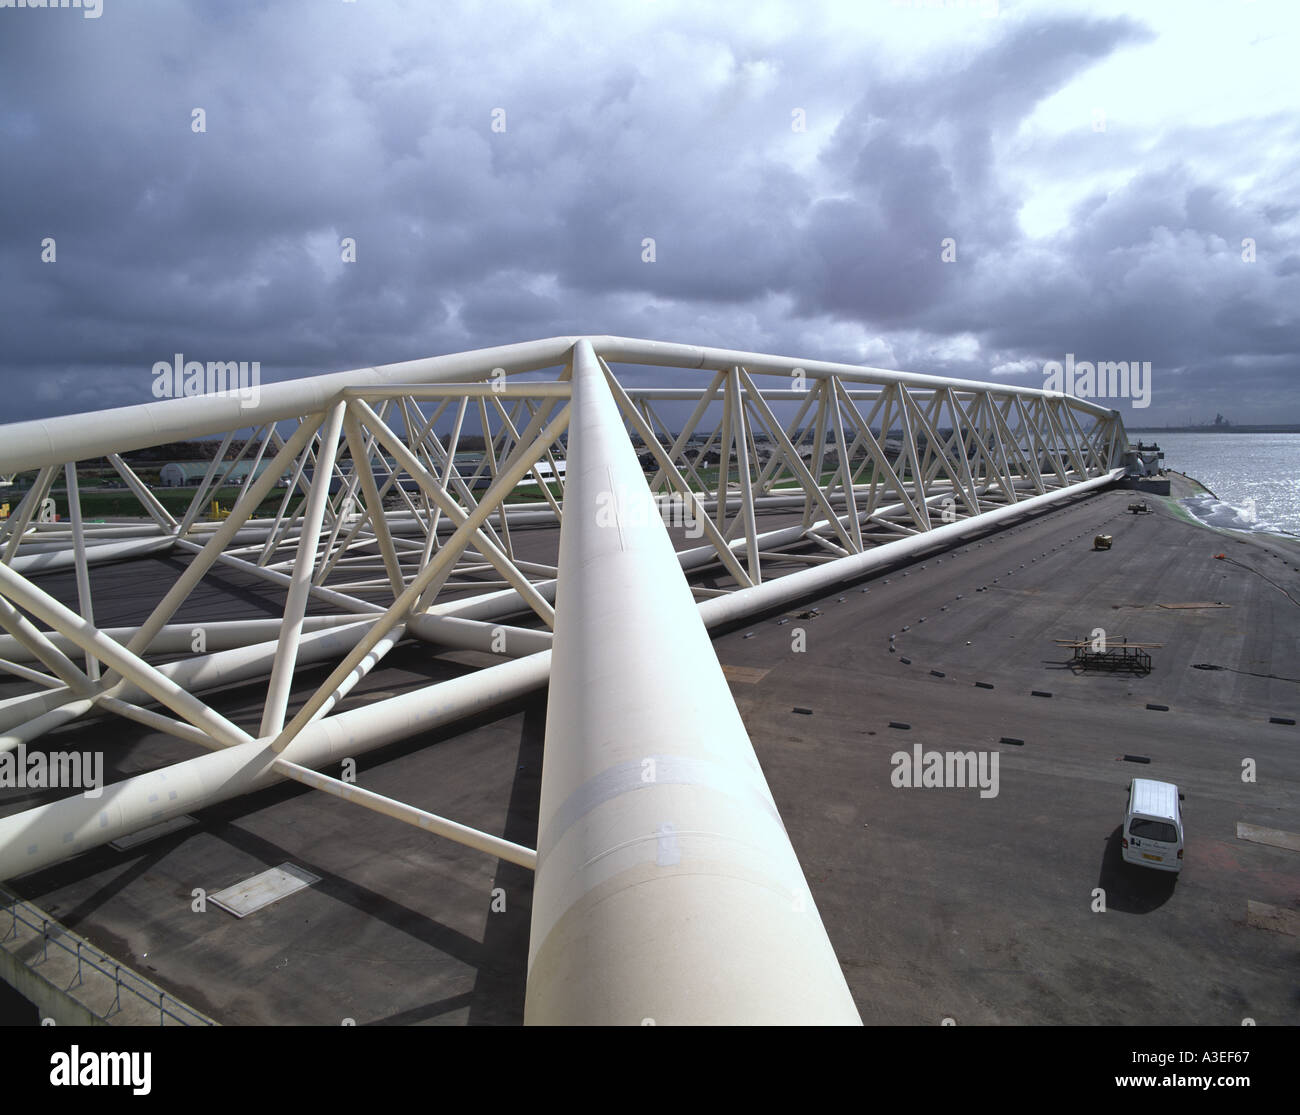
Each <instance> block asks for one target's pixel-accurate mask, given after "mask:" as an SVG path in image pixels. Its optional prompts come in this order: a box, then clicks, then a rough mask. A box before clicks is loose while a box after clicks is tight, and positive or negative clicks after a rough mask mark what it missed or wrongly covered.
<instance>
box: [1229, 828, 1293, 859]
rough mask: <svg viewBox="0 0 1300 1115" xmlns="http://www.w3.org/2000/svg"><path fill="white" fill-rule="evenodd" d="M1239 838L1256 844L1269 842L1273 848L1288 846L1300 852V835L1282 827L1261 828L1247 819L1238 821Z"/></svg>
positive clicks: (1291, 849) (1288, 848)
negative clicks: (1250, 823) (1249, 823)
mask: <svg viewBox="0 0 1300 1115" xmlns="http://www.w3.org/2000/svg"><path fill="white" fill-rule="evenodd" d="M1237 839H1238V840H1250V841H1253V842H1254V843H1256V844H1267V845H1269V846H1270V847H1272V848H1286V849H1287V850H1288V851H1291V852H1300V835H1297V834H1296V833H1294V832H1283V831H1282V830H1281V829H1266V828H1260V826H1259V825H1248V824H1246V822H1245V821H1238V822H1237Z"/></svg>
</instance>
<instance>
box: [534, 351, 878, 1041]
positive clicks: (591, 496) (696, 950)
mask: <svg viewBox="0 0 1300 1115" xmlns="http://www.w3.org/2000/svg"><path fill="white" fill-rule="evenodd" d="M573 369H574V370H573V381H574V395H573V397H574V403H573V406H574V419H573V428H572V430H571V433H570V437H569V466H568V480H567V486H566V489H565V499H564V525H563V527H562V529H561V532H560V561H559V569H560V580H559V590H558V593H557V604H558V607H557V612H556V615H557V622H556V630H555V640H554V650H553V652H552V654H553V664H554V668H553V670H552V675H551V689H550V700H549V702H548V708H547V720H546V748H545V757H544V760H543V771H542V798H541V808H540V814H539V826H538V849H537V851H538V865H537V876H536V880H535V883H534V887H533V914H532V932H531V938H530V942H529V963H528V990H527V996H526V1000H525V1008H524V1010H525V1021H526V1022H530V1023H592V1024H601V1023H631V1024H636V1023H640V1022H643V1021H644V1020H646V1019H652V1020H654V1021H655V1022H657V1023H667V1024H672V1023H764V1022H768V1023H792V1022H796V1023H797V1022H806V1023H837V1022H838V1023H857V1022H858V1021H859V1019H858V1014H857V1011H856V1009H855V1007H854V1005H853V999H852V996H851V995H850V994H849V990H848V987H847V985H846V984H845V982H844V976H843V974H842V972H841V971H840V967H839V963H838V961H837V960H836V958H835V953H834V950H833V949H832V948H831V944H830V941H829V940H828V939H827V936H826V931H825V928H824V927H823V926H822V923H821V919H820V917H819V916H818V914H817V909H816V906H815V904H814V902H813V900H812V896H811V894H810V893H809V890H808V884H807V882H806V881H805V879H804V876H803V871H802V870H801V868H800V866H799V862H798V860H797V858H796V857H795V854H794V849H793V848H792V847H791V845H790V841H789V837H788V836H787V835H786V832H785V829H784V827H783V826H782V824H781V819H780V816H779V814H778V813H777V810H776V806H775V804H774V803H773V800H772V795H771V793H770V791H769V790H768V787H767V782H766V780H765V779H764V778H763V773H762V770H761V769H760V767H759V764H758V760H757V758H756V757H755V755H754V750H753V747H752V746H751V744H750V742H749V737H748V735H747V734H746V731H745V726H744V724H743V723H742V721H741V719H740V714H739V712H738V711H737V709H736V705H735V702H734V700H733V699H732V697H731V693H730V690H729V689H728V688H727V682H726V679H725V678H724V677H723V674H722V668H721V666H719V664H718V660H717V657H716V656H715V655H714V653H713V647H712V645H711V644H710V642H709V637H708V633H707V632H706V631H705V629H704V625H703V624H702V623H701V622H700V619H699V614H698V612H697V611H696V606H695V603H694V600H693V599H692V597H691V592H690V589H689V587H688V586H687V583H686V579H685V577H684V576H683V574H682V572H681V569H680V567H679V566H678V564H677V559H676V555H675V554H674V553H673V548H672V543H671V541H670V539H669V537H668V534H667V531H666V530H665V529H664V526H663V524H662V522H661V521H660V519H659V516H658V513H657V511H656V510H655V506H654V503H653V501H652V499H651V497H650V492H649V489H648V488H647V486H646V482H645V478H644V476H643V475H642V472H641V469H640V466H639V465H638V463H637V459H636V455H635V453H634V452H633V450H632V446H631V443H630V441H629V440H628V437H627V434H626V432H625V431H624V429H623V426H622V423H621V421H620V420H619V416H618V411H617V409H616V407H615V403H614V399H613V396H612V395H611V394H610V392H609V390H608V388H607V387H606V385H605V382H604V379H603V378H602V376H601V372H600V369H599V366H598V365H597V363H596V358H595V354H594V353H593V352H592V349H591V346H590V345H589V344H587V343H586V342H579V343H578V345H577V346H576V349H575V358H574V365H573Z"/></svg>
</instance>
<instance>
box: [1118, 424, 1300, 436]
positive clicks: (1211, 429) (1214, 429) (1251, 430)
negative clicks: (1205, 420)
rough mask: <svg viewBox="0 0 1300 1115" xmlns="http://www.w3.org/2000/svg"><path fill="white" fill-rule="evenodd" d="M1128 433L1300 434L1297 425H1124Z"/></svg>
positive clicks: (1299, 426)
mask: <svg viewBox="0 0 1300 1115" xmlns="http://www.w3.org/2000/svg"><path fill="white" fill-rule="evenodd" d="M1124 430H1125V432H1127V433H1130V434H1300V425H1298V426H1127V425H1126V426H1125V427H1124Z"/></svg>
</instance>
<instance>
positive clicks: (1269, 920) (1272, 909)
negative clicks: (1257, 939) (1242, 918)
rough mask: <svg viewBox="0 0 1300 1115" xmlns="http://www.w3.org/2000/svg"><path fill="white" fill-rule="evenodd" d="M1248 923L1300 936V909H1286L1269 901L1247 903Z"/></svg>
mask: <svg viewBox="0 0 1300 1115" xmlns="http://www.w3.org/2000/svg"><path fill="white" fill-rule="evenodd" d="M1246 924H1247V925H1253V926H1254V927H1255V928H1256V929H1271V930H1272V931H1273V932H1274V933H1288V934H1290V935H1291V936H1292V937H1300V911H1296V910H1284V909H1282V907H1280V906H1270V905H1269V904H1268V903H1267V902H1255V901H1254V900H1253V899H1252V900H1250V901H1247V903H1246Z"/></svg>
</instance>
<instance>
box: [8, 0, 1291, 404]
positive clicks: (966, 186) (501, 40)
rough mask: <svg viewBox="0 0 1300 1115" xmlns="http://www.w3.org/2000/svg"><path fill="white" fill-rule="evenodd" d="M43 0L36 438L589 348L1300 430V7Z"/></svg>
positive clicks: (35, 62)
mask: <svg viewBox="0 0 1300 1115" xmlns="http://www.w3.org/2000/svg"><path fill="white" fill-rule="evenodd" d="M13 2H15V0H0V197H2V199H3V205H2V206H0V297H2V299H3V309H2V310H0V322H2V323H3V324H0V385H2V386H3V395H2V396H0V398H3V400H4V409H3V412H2V413H0V422H2V421H18V420H21V419H26V418H34V417H42V416H46V415H52V414H60V413H67V412H73V411H86V410H95V409H99V408H103V407H111V406H122V405H127V404H131V403H138V402H146V401H149V400H150V399H151V397H152V396H151V394H150V390H151V387H152V384H153V376H152V368H153V365H154V364H155V362H157V361H160V360H170V359H171V358H172V356H173V354H174V353H177V352H180V353H183V354H184V355H185V356H186V358H187V359H196V360H201V361H207V360H247V361H253V360H257V361H260V363H261V370H262V379H263V382H269V381H272V380H276V379H284V378H290V377H296V376H301V375H307V374H311V373H315V372H323V371H337V370H341V369H346V368H353V367H359V366H366V365H372V364H382V363H390V362H393V361H398V360H405V359H410V358H414V357H419V356H428V355H435V354H439V353H443V352H455V351H459V350H462V349H470V348H480V347H483V346H487V345H494V344H503V343H509V342H513V341H521V340H528V339H531V338H535V337H547V336H555V335H560V334H579V333H612V334H622V335H625V336H633V337H647V338H653V339H661V340H673V341H682V342H687V343H701V344H713V345H720V346H725V347H729V348H738V349H749V350H755V351H760V352H771V353H777V354H782V355H789V356H796V357H804V358H809V359H812V358H823V359H833V360H844V361H849V362H852V363H867V364H872V365H875V366H880V367H888V368H899V369H904V370H908V371H917V372H928V373H937V374H951V375H957V376H962V377H966V378H971V379H981V380H995V381H1001V382H1009V383H1017V384H1024V385H1029V386H1035V387H1042V386H1043V385H1044V371H1043V368H1044V364H1045V363H1046V362H1048V361H1064V360H1065V359H1066V356H1067V354H1073V357H1074V359H1075V360H1090V361H1101V360H1127V361H1149V362H1150V363H1151V366H1152V373H1151V387H1152V391H1151V396H1150V406H1149V407H1147V408H1145V409H1141V408H1132V407H1131V403H1132V401H1133V400H1116V401H1114V402H1112V403H1111V405H1115V406H1117V407H1119V408H1120V409H1121V411H1122V413H1123V415H1124V419H1125V421H1126V423H1128V424H1130V425H1136V424H1145V423H1156V424H1164V423H1183V422H1203V421H1206V420H1209V419H1212V418H1213V417H1214V415H1215V413H1216V412H1222V413H1223V414H1225V415H1227V416H1228V418H1229V419H1230V420H1232V421H1233V422H1235V423H1238V424H1244V423H1260V422H1269V421H1274V422H1300V378H1298V377H1300V173H1298V169H1300V112H1297V107H1298V102H1300V92H1298V91H1300V80H1297V78H1296V61H1295V59H1296V57H1297V52H1298V50H1300V5H1297V4H1295V3H1294V2H1293V0H1280V2H1272V3H1270V2H1268V0H1223V2H1217V3H1211V2H1199V3H1198V2H1194V0H1193V2H1182V3H1168V4H1161V3H1127V4H1121V3H1110V2H1106V0H1101V2H1098V0H1088V2H1087V3H1079V4H1073V3H1070V2H1068V0H1067V2H1061V3H1050V4H1047V3H1044V4H1041V5H1039V4H1027V3H1012V2H1007V0H997V2H994V0H966V2H964V3H962V2H953V0H950V2H949V3H947V4H939V3H935V2H931V3H929V4H927V3H925V2H924V0H913V2H912V3H910V4H908V3H900V2H898V0H851V2H845V3H830V4H817V3H809V2H807V0H798V2H791V3H763V2H761V0H748V2H744V3H739V2H737V3H700V2H699V0H690V2H684V3H677V2H675V0H629V2H625V3H620V2H617V0H599V2H593V3H558V2H557V3H554V4H542V3H519V2H501V3H493V4H456V3H450V2H445V0H438V2H437V3H431V2H418V0H412V2H410V3H403V2H400V0H356V2H355V3H353V2H348V0H312V2H298V3H295V2H291V0H274V2H241V0H212V2H199V0H195V2H192V3H181V2H179V0H171V2H160V3H149V2H147V0H101V3H102V7H101V8H100V9H99V10H98V13H97V14H96V11H95V9H94V8H87V9H85V10H78V9H66V10H42V9H37V10H31V9H27V8H18V9H6V8H5V7H4V6H3V5H5V4H8V3H13ZM20 2H21V0H20ZM85 2H86V3H87V4H90V3H92V2H93V0H85ZM92 15H93V16H95V18H88V16H92ZM196 109H201V110H202V113H201V114H200V115H201V123H202V129H203V130H199V126H200V116H196V113H195V110H196ZM494 121H495V128H496V130H494ZM345 237H350V238H352V239H353V240H354V241H355V245H356V248H355V254H356V261H355V262H345V261H344V260H343V259H342V258H341V257H342V255H343V251H342V249H341V247H340V244H341V242H342V241H343V240H344V238H345ZM647 237H649V238H653V241H654V261H653V262H647V261H646V259H645V258H644V257H645V256H646V255H647V252H646V249H645V248H644V246H643V245H644V241H645V239H646V238H647ZM46 238H52V239H53V242H54V255H55V258H54V260H53V261H52V262H47V261H46V260H44V259H43V258H42V256H43V255H46V256H48V255H49V254H50V252H49V246H48V244H46V243H45V242H46ZM946 240H951V241H952V244H950V245H948V250H947V252H946V253H945V241H946ZM1243 241H1246V242H1247V243H1246V244H1245V245H1243ZM43 245H44V246H43ZM1252 245H1253V253H1252V247H1251V246H1252ZM945 254H947V255H948V256H950V257H951V256H953V255H954V254H955V259H952V260H951V261H945V260H944V258H943V257H944V255H945ZM1252 254H1253V258H1252ZM655 374H656V375H662V374H663V373H655ZM686 378H688V379H689V377H686ZM676 382H682V377H680V376H679V377H678V378H677V379H676Z"/></svg>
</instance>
